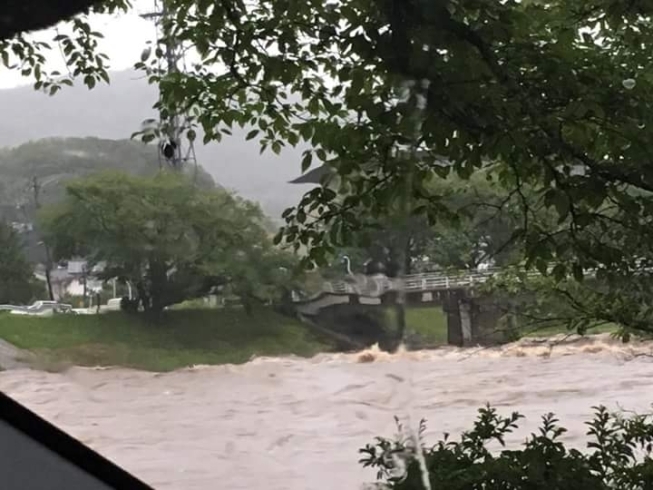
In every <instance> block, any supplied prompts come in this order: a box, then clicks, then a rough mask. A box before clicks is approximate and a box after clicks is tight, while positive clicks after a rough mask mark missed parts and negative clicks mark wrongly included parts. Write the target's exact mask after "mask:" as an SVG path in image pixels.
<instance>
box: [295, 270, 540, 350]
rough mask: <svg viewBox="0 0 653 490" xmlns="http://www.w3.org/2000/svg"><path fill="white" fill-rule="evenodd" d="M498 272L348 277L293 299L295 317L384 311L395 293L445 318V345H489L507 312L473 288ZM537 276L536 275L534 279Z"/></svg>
mask: <svg viewBox="0 0 653 490" xmlns="http://www.w3.org/2000/svg"><path fill="white" fill-rule="evenodd" d="M497 272H499V269H488V270H485V271H477V272H468V271H465V272H453V273H449V274H446V273H442V272H433V273H425V274H411V275H407V276H404V277H401V278H390V277H387V276H385V275H381V274H379V275H375V276H364V275H350V276H348V277H347V278H345V279H342V280H335V281H328V282H325V283H324V284H323V287H322V291H321V292H320V293H318V294H316V295H314V296H313V297H311V298H306V299H303V300H300V299H299V298H296V301H295V308H296V311H297V312H298V313H299V314H300V315H302V316H305V317H309V318H313V319H319V318H320V316H321V315H322V314H324V313H326V312H328V311H329V310H333V309H345V308H347V305H350V307H351V308H353V305H357V306H356V307H357V308H360V307H361V306H362V305H366V306H369V307H374V306H379V307H387V306H390V305H394V304H396V300H397V295H398V294H399V292H400V291H402V290H403V291H404V292H405V299H406V304H407V306H410V307H420V306H421V307H428V306H441V307H442V309H443V311H444V312H445V314H446V315H447V337H448V343H449V344H451V345H459V346H464V345H472V344H491V343H496V342H497V341H498V340H499V339H498V335H497V334H498V332H497V328H496V327H497V324H498V323H499V320H500V318H501V317H502V316H504V315H505V313H506V312H507V310H508V309H509V308H510V305H508V304H507V303H506V302H505V301H504V302H503V304H501V302H500V301H498V300H497V299H496V298H491V297H488V296H487V295H479V294H478V292H477V291H476V286H480V285H481V284H483V283H485V282H486V281H487V280H488V279H489V278H491V277H492V276H493V275H495V274H496V273H497ZM534 274H537V273H534Z"/></svg>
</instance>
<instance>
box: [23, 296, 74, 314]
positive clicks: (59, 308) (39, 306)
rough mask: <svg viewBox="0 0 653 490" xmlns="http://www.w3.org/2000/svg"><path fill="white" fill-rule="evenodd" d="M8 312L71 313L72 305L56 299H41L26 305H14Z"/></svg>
mask: <svg viewBox="0 0 653 490" xmlns="http://www.w3.org/2000/svg"><path fill="white" fill-rule="evenodd" d="M10 313H11V314H12V315H31V316H50V315H53V314H55V313H73V307H72V305H68V304H65V303H59V302H58V301H46V300H41V301H36V302H34V303H33V304H31V305H30V306H28V307H24V306H14V307H13V309H11V310H10Z"/></svg>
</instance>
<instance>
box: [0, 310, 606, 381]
mask: <svg viewBox="0 0 653 490" xmlns="http://www.w3.org/2000/svg"><path fill="white" fill-rule="evenodd" d="M389 313H393V312H392V311H390V312H389ZM406 313H407V314H406V323H407V328H406V339H407V343H406V346H407V347H408V348H409V349H420V348H433V347H437V346H443V345H446V343H447V322H446V315H445V314H444V313H443V312H442V310H441V308H436V307H433V308H413V309H409V310H408V311H407V312H406ZM392 320H393V318H392V315H389V316H388V321H389V322H390V323H392ZM392 326H393V325H389V327H388V328H390V327H392ZM614 330H615V328H614V327H613V326H607V327H605V328H602V329H598V330H597V331H592V332H591V333H602V332H612V331H614ZM560 333H566V330H565V329H564V327H560V328H548V329H546V330H541V329H536V330H524V331H523V332H521V334H522V336H524V337H529V336H536V337H550V336H553V335H556V334H560ZM409 341H410V342H409ZM0 342H4V343H8V344H7V345H10V346H15V347H16V348H18V349H19V350H20V349H22V351H23V352H24V353H25V355H24V356H23V357H24V358H21V357H19V356H17V355H15V353H14V354H12V355H7V356H5V358H6V359H4V361H3V358H2V350H1V349H0V367H2V368H5V369H8V368H11V367H12V366H16V365H25V364H30V365H32V366H34V367H36V368H37V369H40V370H45V371H59V370H62V369H65V368H67V367H70V366H93V367H95V366H102V367H107V366H119V367H127V368H133V369H139V370H144V371H156V372H165V371H173V370H176V369H179V368H184V367H188V366H194V365H217V364H241V363H244V362H247V361H249V360H250V359H252V358H254V357H286V356H291V355H294V356H299V357H312V356H314V355H316V354H318V353H328V352H335V351H337V350H338V348H337V347H336V345H337V344H338V341H337V339H335V338H334V337H333V336H328V335H324V329H318V328H314V329H312V328H311V327H310V326H308V325H306V324H304V323H302V322H300V321H299V320H296V319H293V318H289V317H286V316H283V315H280V314H278V313H276V312H274V311H273V310H271V309H269V308H260V309H257V310H254V311H253V312H252V313H251V314H247V313H246V312H245V311H244V310H243V309H241V308H221V309H181V310H172V311H168V312H165V315H164V316H163V317H162V319H161V320H160V322H158V323H156V324H154V323H152V322H148V321H147V320H146V319H144V318H143V317H140V316H134V315H126V314H124V313H121V312H115V313H109V314H103V315H57V316H54V317H45V318H43V317H28V316H18V315H9V314H2V316H0ZM27 358H29V359H27ZM5 361H6V362H5Z"/></svg>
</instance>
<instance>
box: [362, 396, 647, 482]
mask: <svg viewBox="0 0 653 490" xmlns="http://www.w3.org/2000/svg"><path fill="white" fill-rule="evenodd" d="M521 418H522V416H521V415H520V414H518V413H513V414H511V415H510V416H508V417H504V416H501V415H499V414H498V412H497V411H496V409H494V408H492V407H490V406H487V407H485V408H481V409H480V410H479V416H478V418H477V420H476V422H475V423H474V427H473V429H472V430H470V431H467V432H464V433H463V434H462V435H461V437H460V440H458V441H454V440H451V439H450V438H449V435H448V434H445V437H444V439H443V440H441V441H440V442H438V443H437V444H436V445H435V446H433V447H431V448H426V447H424V446H422V447H419V448H416V447H415V445H414V444H412V445H411V444H410V443H409V442H407V439H406V438H405V436H400V437H398V438H397V439H395V440H389V439H385V438H382V437H378V438H377V439H376V442H375V443H374V444H368V445H367V446H365V447H364V448H363V449H361V450H360V452H361V453H362V454H363V458H362V459H361V461H360V462H361V463H362V464H363V466H365V467H371V468H376V469H377V470H378V471H377V479H379V480H381V482H382V483H383V485H384V488H388V489H396V490H421V489H423V488H424V486H423V483H422V481H423V480H422V477H423V475H422V473H421V468H420V465H419V464H418V461H417V458H416V454H417V451H422V452H423V455H424V460H425V464H426V468H427V471H428V478H429V481H430V484H431V487H432V488H437V489H439V490H462V489H469V490H476V489H478V490H481V489H483V490H616V489H619V490H643V489H648V488H651V485H653V460H652V459H651V450H652V449H653V419H652V416H651V415H634V416H632V417H623V416H621V415H613V414H611V413H609V412H608V411H607V409H606V408H605V407H602V406H599V407H595V413H594V418H593V419H592V420H590V421H589V422H586V425H587V427H588V431H587V435H588V436H589V437H590V440H589V441H588V442H587V449H588V450H589V451H587V452H581V451H579V450H578V449H569V448H567V447H566V446H565V444H564V443H563V442H562V440H561V436H562V435H563V434H564V433H565V432H566V429H565V428H563V427H561V426H560V425H559V424H558V419H557V418H556V417H555V416H554V415H553V414H547V415H545V416H544V417H542V424H541V426H540V428H539V430H538V432H537V433H534V434H531V436H530V437H529V438H528V439H527V440H526V442H525V443H524V444H523V445H522V447H521V448H519V449H507V448H506V447H505V446H506V438H507V437H508V436H510V435H511V434H512V432H514V431H515V429H517V428H518V424H517V422H518V421H519V420H520V419H521ZM402 429H403V428H401V427H400V433H401V432H402V431H403V430H402ZM423 430H424V424H421V426H420V431H421V432H423ZM497 443H498V447H499V448H500V450H495V449H490V448H489V447H488V446H489V445H490V444H497Z"/></svg>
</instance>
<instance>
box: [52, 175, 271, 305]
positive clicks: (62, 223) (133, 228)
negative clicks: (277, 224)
mask: <svg viewBox="0 0 653 490" xmlns="http://www.w3.org/2000/svg"><path fill="white" fill-rule="evenodd" d="M43 222H44V228H45V230H46V237H47V240H48V241H49V242H50V243H51V245H52V247H53V251H54V254H55V256H56V258H57V259H63V258H72V257H85V258H87V259H88V261H89V266H91V267H92V266H94V265H98V264H101V265H103V267H104V268H103V271H102V272H101V273H100V277H101V278H102V279H105V280H109V279H113V278H116V279H119V280H121V281H129V282H130V283H131V284H133V285H134V286H135V289H136V293H137V300H138V302H139V303H140V304H141V305H142V307H143V308H144V310H145V311H147V312H152V313H154V314H157V313H159V312H160V311H161V310H162V309H163V308H164V307H166V306H168V305H171V304H175V303H178V302H181V301H183V300H185V299H189V298H195V297H200V296H203V295H206V294H208V293H209V292H210V291H211V290H213V289H214V288H216V287H219V286H224V285H228V284H238V285H239V287H240V288H241V289H242V288H244V287H245V286H244V285H245V284H246V285H248V286H249V287H250V288H252V289H253V288H254V286H253V285H252V283H253V282H254V281H259V282H262V283H264V284H265V281H266V280H267V278H261V277H260V276H255V277H251V275H249V274H250V273H251V270H252V268H254V265H253V263H260V262H262V261H264V260H265V259H266V258H267V257H268V256H269V255H272V252H271V251H270V246H269V240H268V238H267V232H266V231H265V230H264V228H263V226H262V223H263V216H262V213H261V211H260V209H259V208H258V207H257V206H256V205H254V204H252V203H250V202H248V201H245V200H243V199H241V198H239V197H237V196H234V195H232V194H230V193H229V192H227V191H224V190H221V189H213V190H200V189H197V188H196V187H194V186H193V185H192V183H191V182H189V181H187V180H185V179H184V178H182V177H180V176H173V175H170V174H165V173H163V174H160V175H157V176H155V177H154V178H146V177H132V176H128V175H125V174H120V173H104V174H100V175H97V176H91V177H88V178H86V179H82V180H78V181H76V182H73V183H70V184H69V185H68V187H67V198H66V200H65V201H64V203H63V204H62V205H61V206H60V207H55V208H54V209H53V210H52V211H51V212H49V213H47V214H45V215H44V216H43ZM254 260H255V261H256V262H252V261H254ZM250 264H252V265H251V267H250Z"/></svg>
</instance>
